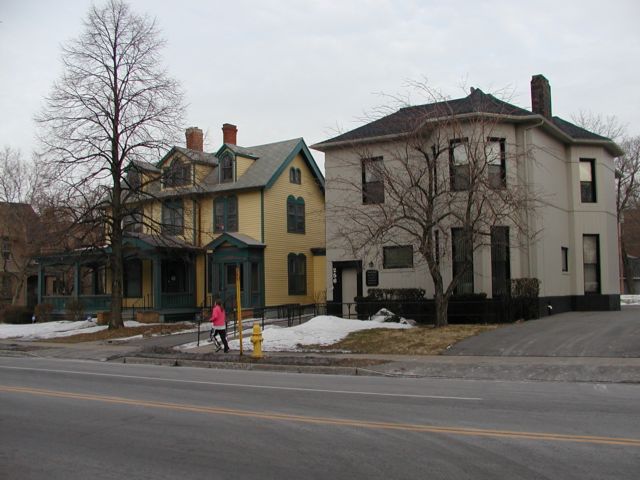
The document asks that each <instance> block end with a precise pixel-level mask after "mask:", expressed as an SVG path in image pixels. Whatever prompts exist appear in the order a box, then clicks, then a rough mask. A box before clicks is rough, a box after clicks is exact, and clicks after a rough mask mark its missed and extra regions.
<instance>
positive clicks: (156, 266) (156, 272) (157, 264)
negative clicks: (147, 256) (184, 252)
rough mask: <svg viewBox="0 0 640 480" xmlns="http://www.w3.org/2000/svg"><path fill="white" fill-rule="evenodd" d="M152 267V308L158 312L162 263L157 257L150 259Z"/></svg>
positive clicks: (160, 305) (160, 300)
mask: <svg viewBox="0 0 640 480" xmlns="http://www.w3.org/2000/svg"><path fill="white" fill-rule="evenodd" d="M152 265H153V267H152V270H153V271H152V284H153V285H152V291H153V308H154V309H155V310H159V309H161V308H162V262H161V261H160V256H159V255H154V256H153V257H152Z"/></svg>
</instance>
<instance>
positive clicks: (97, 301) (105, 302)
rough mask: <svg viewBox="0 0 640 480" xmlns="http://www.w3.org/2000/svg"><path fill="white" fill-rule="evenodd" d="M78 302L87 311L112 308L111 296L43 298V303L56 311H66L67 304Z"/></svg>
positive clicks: (50, 296) (55, 296) (58, 296)
mask: <svg viewBox="0 0 640 480" xmlns="http://www.w3.org/2000/svg"><path fill="white" fill-rule="evenodd" d="M75 300H78V301H79V302H81V303H82V306H83V308H84V309H85V310H87V311H95V310H109V308H110V307H111V295H80V296H79V297H77V298H76V297H73V296H71V295H49V296H45V297H42V303H48V304H50V305H53V310H54V311H59V312H60V311H64V310H65V309H66V307H67V302H70V301H75Z"/></svg>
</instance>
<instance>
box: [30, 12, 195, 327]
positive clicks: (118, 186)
mask: <svg viewBox="0 0 640 480" xmlns="http://www.w3.org/2000/svg"><path fill="white" fill-rule="evenodd" d="M163 45H164V41H163V40H162V39H161V38H160V35H159V31H158V27H157V24H156V21H155V20H154V19H152V18H149V17H148V16H145V15H139V14H136V13H134V12H133V11H132V10H131V9H130V7H129V6H128V5H127V4H126V3H124V2H122V1H120V0H109V1H108V2H107V3H106V4H105V5H104V6H101V7H97V6H93V7H92V8H91V9H90V10H89V13H88V15H87V17H86V19H85V21H84V32H83V33H82V34H81V35H80V36H79V37H78V38H77V39H75V40H73V41H71V42H69V43H68V44H66V45H65V46H63V48H62V61H63V65H64V73H63V75H62V78H61V79H60V80H58V81H57V82H55V83H54V85H53V88H52V91H51V94H50V95H49V97H48V98H47V99H46V106H45V108H44V109H43V112H42V113H41V114H40V115H39V116H38V117H37V121H38V122H39V123H40V126H41V127H42V129H43V130H42V135H41V141H42V144H43V146H44V150H45V151H44V154H45V155H46V157H45V158H46V159H47V161H48V162H49V163H50V164H53V165H55V170H56V178H57V180H58V182H64V184H65V185H66V188H67V190H66V191H67V193H68V198H67V204H68V205H69V207H70V211H73V212H75V214H76V222H77V223H80V224H83V225H86V226H91V225H95V226H98V227H100V226H101V225H102V224H104V225H106V231H107V243H108V246H109V247H110V257H109V259H110V260H109V265H110V270H111V319H110V323H109V327H110V328H119V327H121V326H122V325H123V321H122V295H123V291H122V289H123V252H122V247H123V220H124V219H125V217H126V216H127V215H128V214H129V213H130V212H129V207H127V202H126V198H125V197H124V196H125V195H126V191H127V187H126V175H125V169H126V167H127V166H128V165H129V164H130V163H131V162H133V161H137V160H142V161H144V160H148V159H153V160H157V159H158V158H160V153H161V152H162V151H164V150H165V149H166V148H167V147H168V146H169V145H170V144H172V143H175V139H176V135H177V133H178V132H179V131H180V128H181V122H182V117H183V114H184V106H183V94H182V90H181V88H180V86H179V84H178V82H177V81H176V80H174V79H172V78H170V77H169V76H168V74H167V73H166V71H165V70H164V69H163V67H162V66H161V59H160V51H161V49H162V47H163ZM89 230H90V229H89Z"/></svg>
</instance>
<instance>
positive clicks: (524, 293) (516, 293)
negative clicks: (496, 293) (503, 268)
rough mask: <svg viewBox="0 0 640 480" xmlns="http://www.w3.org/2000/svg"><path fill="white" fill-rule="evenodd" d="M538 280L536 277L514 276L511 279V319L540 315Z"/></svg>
mask: <svg viewBox="0 0 640 480" xmlns="http://www.w3.org/2000/svg"><path fill="white" fill-rule="evenodd" d="M539 295H540V280H538V279H537V278H515V279H513V280H511V302H512V309H513V319H514V320H518V319H520V318H524V319H525V320H531V319H532V318H539V317H540V310H539V307H538V297H539Z"/></svg>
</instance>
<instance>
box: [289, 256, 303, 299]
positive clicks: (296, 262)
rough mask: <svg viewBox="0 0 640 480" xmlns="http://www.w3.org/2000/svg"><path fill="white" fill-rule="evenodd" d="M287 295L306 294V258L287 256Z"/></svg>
mask: <svg viewBox="0 0 640 480" xmlns="http://www.w3.org/2000/svg"><path fill="white" fill-rule="evenodd" d="M287 272H288V277H289V295H306V294H307V257H305V255H304V254H302V253H301V254H299V255H296V254H295V253H290V254H289V255H288V256H287Z"/></svg>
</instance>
